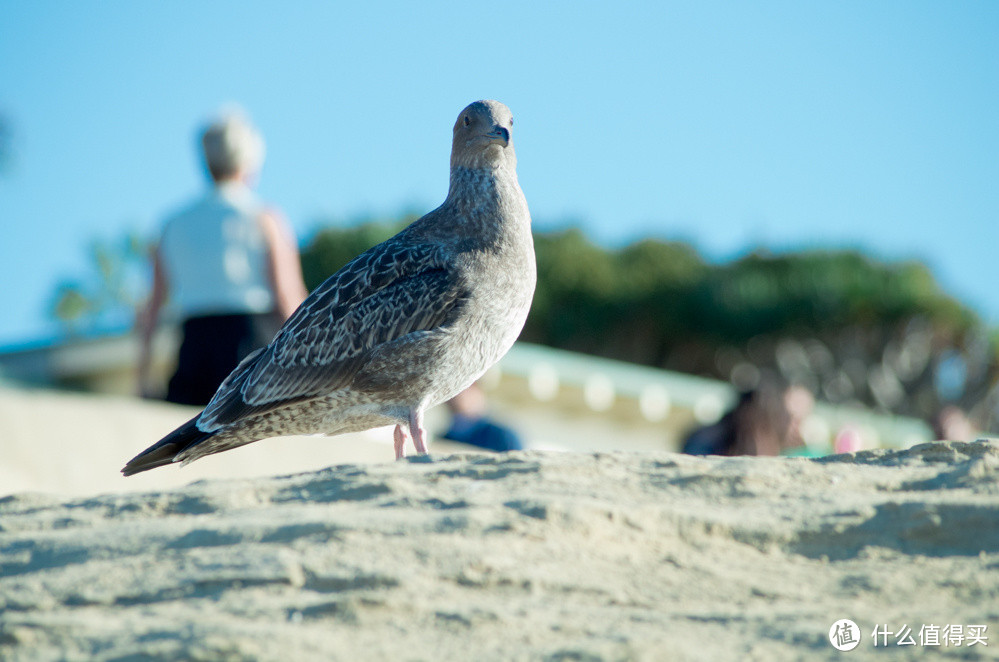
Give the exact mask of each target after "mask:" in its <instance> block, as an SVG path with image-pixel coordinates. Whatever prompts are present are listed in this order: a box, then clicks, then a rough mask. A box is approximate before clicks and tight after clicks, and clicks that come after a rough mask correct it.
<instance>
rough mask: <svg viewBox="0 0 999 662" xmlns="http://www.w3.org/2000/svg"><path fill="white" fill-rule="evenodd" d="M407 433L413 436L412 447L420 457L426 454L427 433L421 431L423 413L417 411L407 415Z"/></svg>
mask: <svg viewBox="0 0 999 662" xmlns="http://www.w3.org/2000/svg"><path fill="white" fill-rule="evenodd" d="M409 433H410V434H411V435H413V445H414V446H416V452H417V453H419V454H420V455H426V454H427V441H426V439H427V432H426V430H424V429H423V412H422V411H420V410H419V409H416V410H413V411H411V412H410V413H409Z"/></svg>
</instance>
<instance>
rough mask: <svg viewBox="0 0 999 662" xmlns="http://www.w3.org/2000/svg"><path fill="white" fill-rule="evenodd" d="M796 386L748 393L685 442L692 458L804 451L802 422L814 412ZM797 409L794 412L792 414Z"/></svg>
mask: <svg viewBox="0 0 999 662" xmlns="http://www.w3.org/2000/svg"><path fill="white" fill-rule="evenodd" d="M797 389H800V387H792V388H791V389H787V390H786V391H784V392H781V391H779V390H777V389H775V388H773V387H770V386H760V387H758V388H755V389H752V390H749V391H745V392H743V393H741V394H740V395H739V399H738V401H737V402H736V404H735V406H734V407H733V408H732V409H730V410H729V411H728V412H726V413H725V414H724V415H723V416H722V417H721V418H720V419H719V420H718V422H716V423H713V424H711V425H706V426H703V427H700V428H696V429H695V430H693V431H692V432H691V433H690V434H689V435H687V438H686V439H685V440H684V443H683V449H682V451H683V452H684V453H686V454H688V455H771V456H772V455H780V454H794V453H795V452H796V451H798V449H801V448H804V442H803V441H802V439H801V434H800V429H799V427H800V421H801V419H802V418H803V417H804V416H805V415H807V414H806V410H807V411H810V409H811V402H812V401H811V394H810V393H809V394H808V396H809V398H808V399H807V400H806V399H805V398H804V397H802V394H801V393H800V392H799V391H798V390H797ZM792 410H793V411H792Z"/></svg>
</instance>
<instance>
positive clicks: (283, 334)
mask: <svg viewBox="0 0 999 662" xmlns="http://www.w3.org/2000/svg"><path fill="white" fill-rule="evenodd" d="M466 294H467V293H466V292H465V290H464V288H463V286H462V284H461V282H460V279H459V277H458V276H457V274H456V273H455V272H454V270H453V269H451V268H449V266H448V262H447V260H446V259H445V255H444V253H443V249H442V248H441V247H440V246H439V245H430V244H427V245H406V244H404V243H402V242H393V241H391V240H390V241H388V242H385V243H383V244H379V245H378V246H375V247H374V248H372V249H370V250H369V251H367V252H365V253H362V254H361V255H359V256H358V257H356V258H355V259H354V260H352V261H351V262H350V263H348V264H347V265H346V266H345V267H344V268H343V269H341V270H340V271H338V272H337V273H335V274H334V275H332V276H330V278H329V279H327V280H326V282H325V283H323V284H322V285H320V286H319V287H318V288H317V289H316V290H315V291H314V292H313V293H312V294H310V295H309V297H308V298H307V299H306V300H305V301H304V302H303V304H302V305H301V306H300V307H299V309H298V310H297V311H295V314H294V315H292V316H291V318H289V320H288V321H287V322H286V323H285V325H284V326H283V327H282V328H281V331H280V332H279V333H278V335H277V336H276V337H275V338H274V341H273V342H271V344H270V345H268V346H267V347H266V348H264V349H262V350H258V352H257V353H255V354H251V355H250V356H248V357H247V358H246V359H244V361H243V362H242V363H241V364H240V365H239V366H238V367H237V368H236V370H234V371H233V373H232V374H231V375H229V377H228V378H227V379H226V381H225V382H224V383H223V384H222V386H220V387H219V390H218V392H217V393H216V394H215V397H214V398H213V399H212V401H211V402H210V403H209V404H208V406H207V407H206V408H205V411H204V412H203V413H202V415H201V416H200V417H199V419H198V423H197V426H198V428H199V429H201V430H203V431H213V430H217V429H219V428H220V427H223V426H225V425H229V424H231V423H234V422H236V421H238V420H240V419H243V418H246V417H248V416H253V415H256V414H259V413H263V412H265V411H268V410H270V409H274V408H276V407H279V406H281V405H283V404H286V403H289V402H293V401H298V400H303V399H308V398H312V397H316V396H320V395H325V394H328V393H331V392H333V391H335V390H337V389H342V388H345V387H348V386H349V385H350V382H351V379H352V378H353V376H354V375H355V374H356V373H357V371H358V370H359V369H360V368H361V367H362V366H363V365H364V363H365V362H366V361H367V359H368V357H369V356H370V352H371V350H372V349H374V348H376V347H378V346H380V345H384V344H386V343H390V342H392V341H393V340H397V339H399V338H402V337H403V336H406V335H407V334H410V333H414V332H417V331H427V330H431V329H435V328H437V327H439V326H440V325H441V324H443V323H444V322H445V321H446V319H447V318H448V316H449V315H450V314H451V313H452V312H454V311H455V309H456V308H457V307H458V306H460V304H461V302H462V300H463V299H464V297H465V296H466Z"/></svg>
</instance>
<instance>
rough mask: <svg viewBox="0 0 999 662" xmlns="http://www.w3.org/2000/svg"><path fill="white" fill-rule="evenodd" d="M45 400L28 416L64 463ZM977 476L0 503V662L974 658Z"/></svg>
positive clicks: (509, 461)
mask: <svg viewBox="0 0 999 662" xmlns="http://www.w3.org/2000/svg"><path fill="white" fill-rule="evenodd" d="M7 395H8V396H9V395H10V393H8V394H7ZM24 397H25V398H27V399H28V400H31V399H32V398H35V399H38V398H41V399H43V400H44V399H46V398H47V397H50V396H44V397H43V396H37V395H33V396H30V397H29V395H25V396H24ZM66 397H69V400H61V399H60V398H56V399H55V400H51V399H50V400H49V401H48V405H44V404H43V403H40V402H35V403H34V404H35V405H36V406H37V407H39V408H44V407H45V406H49V407H51V408H52V412H51V413H50V417H51V420H53V421H57V420H58V421H59V425H57V426H55V427H56V428H57V429H56V432H58V433H59V435H64V438H63V443H64V453H65V454H66V455H68V456H70V457H72V458H76V460H77V462H79V463H81V464H86V458H87V457H88V456H87V451H88V449H90V447H89V444H91V443H93V442H92V441H87V444H84V445H81V444H79V443H77V441H76V438H77V437H80V436H83V437H86V435H87V434H89V433H85V432H84V431H83V430H82V429H81V427H80V426H81V424H80V423H79V422H77V423H75V424H74V423H73V422H72V421H70V420H64V419H71V418H72V415H73V414H74V412H73V411H72V406H73V405H72V402H75V400H74V398H73V397H70V396H66ZM7 400H9V398H7ZM4 401H5V398H3V397H0V403H2V402H4ZM21 404H22V406H21V408H20V409H19V412H20V413H22V414H23V413H24V412H25V411H27V409H26V408H27V405H26V404H25V403H23V402H22V403H21ZM112 405H113V408H117V407H122V408H125V409H127V407H128V405H127V403H122V402H115V403H112ZM67 407H68V408H69V410H67V409H66V408H67ZM140 409H143V410H145V405H143V407H140ZM88 410H89V411H97V412H99V411H100V410H101V407H100V406H98V402H97V401H92V402H91V403H90V407H89V409H88ZM116 410H117V409H116ZM0 413H2V412H0ZM8 413H9V412H8ZM162 413H163V414H164V415H168V416H175V415H176V412H173V413H170V412H166V411H164V412H162ZM80 415H81V416H82V413H81V414H80ZM122 415H124V414H122ZM0 420H3V421H5V422H4V423H2V424H0V425H2V426H9V422H7V421H6V419H5V418H0ZM147 422H148V421H147ZM163 422H164V421H155V422H154V423H155V424H160V423H163ZM139 423H140V422H136V423H135V424H136V425H139ZM119 424H120V425H129V423H127V421H118V422H108V425H109V426H114V425H119ZM171 424H172V423H171ZM74 427H75V432H74ZM4 429H7V428H6V427H0V431H3V430H4ZM35 434H36V435H39V438H42V437H45V435H41V434H40V433H37V432H36V433H35ZM6 441H7V438H3V443H4V444H5V452H6ZM325 441H326V442H327V445H329V440H325ZM287 443H291V440H289V441H288V442H287ZM358 443H362V444H363V443H364V442H363V440H362V441H358ZM371 443H372V444H373V445H374V448H376V449H377V450H378V451H379V452H381V451H386V452H388V453H389V455H391V446H390V445H389V444H388V442H385V443H381V442H377V443H375V442H371ZM248 448H250V447H248ZM90 450H92V452H93V453H95V454H97V455H98V456H100V457H103V451H98V450H94V449H90ZM226 455H228V454H224V455H222V456H219V457H225V456H226ZM122 459H127V458H119V457H115V458H114V461H113V463H112V464H113V469H112V472H114V471H117V469H118V468H119V467H120V464H121V460H122ZM198 464H199V463H195V464H193V465H191V466H190V467H188V468H185V469H179V470H173V468H172V467H171V468H168V469H164V470H160V471H164V472H167V473H173V474H183V472H190V471H194V470H195V469H196V468H197V467H198ZM91 466H92V465H91ZM8 473H15V472H14V471H13V470H9V471H8ZM98 473H100V472H98ZM153 473H155V472H153ZM997 477H999V445H997V444H996V443H995V442H976V443H961V442H939V443H932V444H923V445H921V446H917V447H914V448H912V449H909V450H905V451H867V452H864V453H860V454H856V455H847V456H836V457H832V458H827V459H823V460H807V459H783V458H773V459H753V458H691V457H685V456H679V455H674V454H670V453H666V452H656V453H634V454H628V453H542V452H524V453H514V454H508V455H481V454H479V455H472V454H448V453H445V452H440V451H438V452H437V453H436V454H434V455H433V456H431V458H415V459H410V460H407V461H405V462H398V463H397V462H371V463H365V464H361V463H356V462H355V463H351V464H341V465H338V466H333V467H330V468H326V469H322V470H318V471H311V470H310V471H304V472H302V473H297V474H294V475H287V476H277V477H273V476H265V477H256V478H236V479H212V480H204V481H199V482H196V483H194V484H192V485H188V486H184V487H179V488H174V489H159V488H156V489H152V490H151V491H146V492H123V493H117V494H104V495H99V496H88V497H65V496H55V495H52V494H46V493H38V492H27V493H25V492H22V493H18V494H14V495H11V496H7V497H4V498H2V499H0V659H3V660H119V661H125V660H136V661H137V660H473V659H474V660H552V661H554V660H560V661H565V660H587V661H589V660H650V661H652V660H815V659H828V660H832V659H840V656H846V657H845V658H844V659H853V660H857V659H879V660H880V659H899V660H908V659H923V658H926V659H956V660H958V659H959V660H977V659H997V658H999V655H997V654H996V653H997V652H999V482H997ZM841 618H849V619H852V620H853V621H855V622H856V623H857V625H858V626H859V627H860V628H861V630H862V639H861V642H860V644H859V646H858V647H857V648H856V649H854V650H853V651H851V652H849V653H841V652H839V651H837V650H835V649H834V648H833V647H832V646H831V645H830V642H829V639H828V633H829V629H830V627H831V626H832V625H833V623H834V622H835V621H837V620H838V619H841ZM956 625H961V626H963V631H962V632H968V631H969V629H970V628H969V626H972V625H984V626H987V630H986V631H985V632H984V636H985V637H986V641H987V643H988V646H987V647H986V646H984V645H982V644H981V643H978V644H974V645H970V646H969V645H967V643H968V642H967V641H962V642H961V643H962V645H961V646H954V645H950V646H926V645H920V639H919V631H920V629H921V628H922V627H923V626H926V627H925V628H924V631H925V632H927V633H929V632H931V631H932V627H933V626H936V627H938V628H940V630H942V629H943V628H944V627H945V626H951V627H950V629H949V632H950V633H951V634H952V635H953V633H955V632H956V629H955V628H954V627H953V626H956ZM875 626H879V627H881V628H882V630H884V629H887V630H889V631H891V633H892V634H891V635H889V636H887V637H886V643H887V644H888V645H887V646H878V647H875V645H874V642H873V640H872V638H871V631H872V629H873V628H874V627H875ZM905 628H909V629H910V630H911V637H912V638H913V640H914V645H912V646H904V645H903V646H899V645H897V644H898V641H900V640H901V641H904V640H905V636H904V634H902V635H899V636H896V634H897V633H904V632H905Z"/></svg>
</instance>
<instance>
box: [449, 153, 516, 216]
mask: <svg viewBox="0 0 999 662" xmlns="http://www.w3.org/2000/svg"><path fill="white" fill-rule="evenodd" d="M517 196H519V197H523V194H522V193H521V192H520V186H519V185H518V184H517V173H516V172H514V171H513V170H510V169H508V168H506V167H505V165H504V164H497V165H494V166H487V167H482V168H466V167H463V166H454V167H452V168H451V182H450V186H449V187H448V192H447V202H446V204H449V205H451V206H454V207H455V208H456V209H458V210H461V211H463V212H466V213H468V212H475V211H486V210H488V209H490V208H496V207H499V206H501V205H503V204H504V203H508V202H511V200H510V198H511V197H517Z"/></svg>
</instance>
